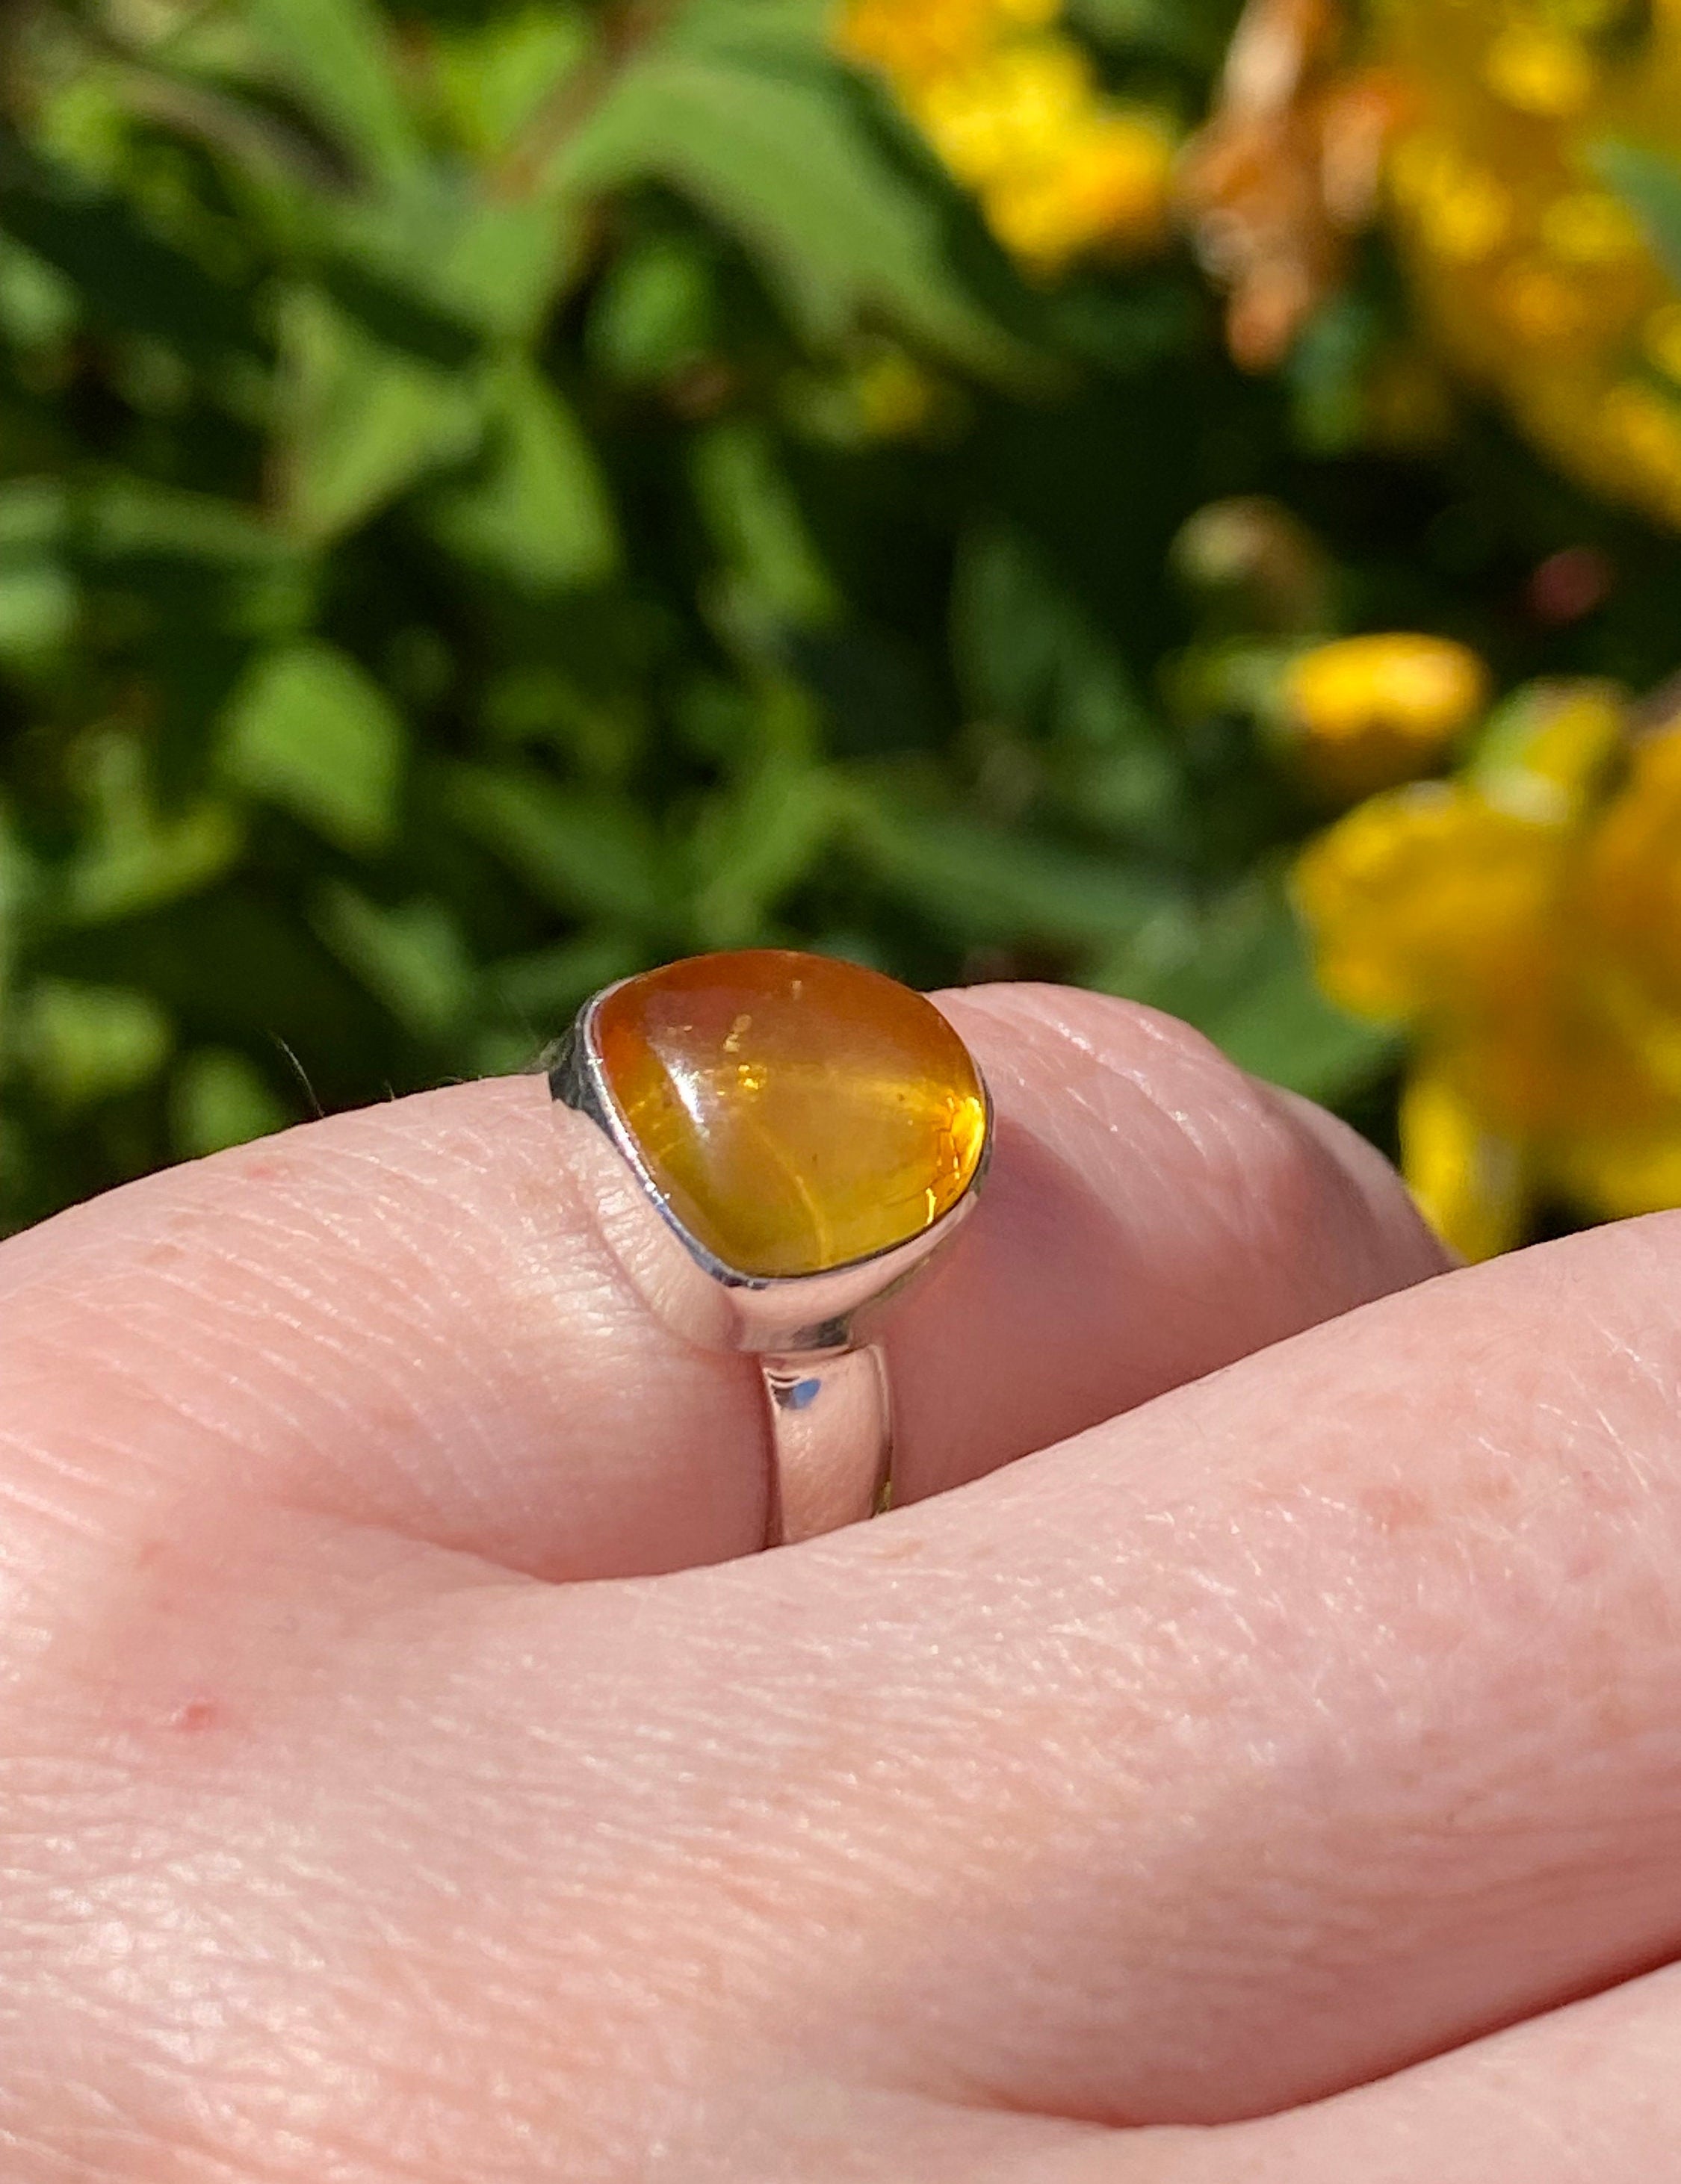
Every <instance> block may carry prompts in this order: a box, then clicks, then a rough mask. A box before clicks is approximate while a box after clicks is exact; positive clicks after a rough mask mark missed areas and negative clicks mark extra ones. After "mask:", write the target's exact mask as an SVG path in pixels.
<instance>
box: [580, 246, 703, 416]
mask: <svg viewBox="0 0 1681 2184" xmlns="http://www.w3.org/2000/svg"><path fill="white" fill-rule="evenodd" d="M717 337H718V287H717V281H716V278H715V276H714V273H713V270H712V264H711V261H710V255H709V253H708V252H707V250H706V248H705V247H704V246H703V245H702V244H701V242H699V241H698V240H697V239H696V238H695V237H691V236H679V235H659V236H651V237H648V238H647V239H646V240H645V241H644V242H640V243H639V244H636V245H634V246H633V248H630V249H629V250H627V251H626V252H625V253H623V255H622V256H621V257H619V258H618V259H616V260H615V262H614V263H613V264H612V265H611V266H610V267H609V268H608V270H607V272H606V276H605V277H604V278H603V280H602V281H601V283H600V287H598V288H597V290H596V292H595V303H594V305H593V307H592V309H591V311H590V314H589V327H588V330H587V333H586V340H587V343H588V346H589V355H590V358H591V360H592V361H593V362H594V363H595V365H597V366H598V368H599V369H600V370H602V371H605V372H606V374H607V375H608V376H610V377H612V378H614V379H617V380H620V381H622V382H624V383H625V384H626V385H627V386H632V387H634V386H639V385H645V384H648V383H650V382H655V381H657V380H661V379H663V378H666V377H667V376H668V375H669V374H670V373H672V372H673V371H676V370H679V368H680V367H681V366H682V365H685V364H690V363H693V362H694V361H695V359H697V358H699V357H701V356H702V355H704V354H705V353H706V350H707V349H708V348H711V346H712V343H713V342H714V341H715V340H716V339H717Z"/></svg>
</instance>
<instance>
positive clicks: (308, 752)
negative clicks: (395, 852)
mask: <svg viewBox="0 0 1681 2184" xmlns="http://www.w3.org/2000/svg"><path fill="white" fill-rule="evenodd" d="M404 758H405V733H404V728H403V723H402V721H401V719H400V717H399V715H398V713H397V711H396V709H395V708H394V706H393V705H392V703H391V701H390V699H388V697H387V696H386V694H385V693H384V692H383V690H382V689H381V688H380V687H379V685H378V684H377V682H375V681H374V680H373V678H372V677H371V676H370V675H369V674H368V673H367V671H366V669H364V668H362V667H360V666H357V664H356V662H355V660H352V659H351V658H350V657H349V655H348V654H346V653H343V652H340V651H338V650H337V649H335V648H334V647H333V646H332V645H329V644H323V643H317V642H314V641H305V642H304V643H299V644H293V645H287V646H283V647H282V648H280V649H276V650H275V651H273V652H271V653H269V654H268V655H266V656H265V658H263V659H261V660H259V661H258V662H257V664H256V665H255V666H254V667H253V668H252V669H251V671H249V674H248V675H247V676H246V677H245V678H244V680H243V682H241V684H240V686H239V688H237V690H236V691H235V693H234V694H233V697H232V700H231V701H230V703H229V706H228V710H227V716H226V720H225V721H224V724H223V742H222V748H221V768H222V772H223V773H224V775H225V776H226V778H227V779H228V780H229V781H230V782H232V783H234V785H235V786H236V787H237V788H243V789H244V790H245V791H246V792H247V793H248V794H250V795H252V796H256V797H260V798H262V799H264V800H265V801H266V802H268V803H271V804H274V805H278V806H279V807H280V808H281V809H282V811H289V812H290V813H291V814H292V815H293V817H294V818H297V819H301V820H302V821H303V822H304V825H305V826H308V827H314V828H315V829H316V832H317V833H321V834H323V835H325V836H326V837H327V839H328V840H329V841H330V842H334V843H337V844H338V846H339V847H340V848H341V849H344V850H351V851H353V852H357V853H360V854H364V855H366V854H367V853H369V852H371V851H373V850H378V849H381V848H383V846H384V844H386V843H387V842H388V840H389V839H390V838H391V835H392V833H393V831H394V827H395V826H396V821H397V802H398V797H399V792H400V789H401V786H402V777H403V766H404Z"/></svg>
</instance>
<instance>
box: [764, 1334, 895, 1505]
mask: <svg viewBox="0 0 1681 2184" xmlns="http://www.w3.org/2000/svg"><path fill="white" fill-rule="evenodd" d="M759 1366H760V1369H761V1370H762V1373H763V1374H764V1383H765V1392H766V1394H767V1396H768V1397H769V1410H770V1425H771V1451H770V1455H771V1469H770V1496H769V1504H768V1518H767V1521H766V1527H765V1545H766V1546H768V1547H780V1546H789V1545H790V1544H791V1543H792V1542H793V1541H796V1540H809V1539H814V1538H815V1537H816V1536H817V1535H818V1533H820V1532H832V1531H833V1530H834V1529H835V1527H836V1526H837V1525H840V1524H857V1522H858V1521H859V1520H860V1519H861V1518H865V1517H873V1516H874V1515H875V1514H876V1513H877V1512H878V1511H879V1510H880V1509H881V1508H882V1507H885V1502H886V1497H887V1494H888V1491H889V1485H890V1480H891V1464H892V1453H893V1427H892V1412H891V1401H890V1398H889V1396H888V1390H887V1368H886V1361H885V1359H884V1358H883V1357H882V1354H881V1352H880V1350H879V1349H878V1348H877V1347H876V1346H875V1344H874V1343H873V1342H869V1343H864V1344H863V1345H862V1346H860V1347H859V1348H857V1349H856V1350H841V1351H833V1352H831V1353H830V1354H829V1355H828V1356H826V1357H761V1358H760V1360H759Z"/></svg>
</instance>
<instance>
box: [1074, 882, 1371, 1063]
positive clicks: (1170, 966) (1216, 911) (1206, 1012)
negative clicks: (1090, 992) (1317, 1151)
mask: <svg viewBox="0 0 1681 2184" xmlns="http://www.w3.org/2000/svg"><path fill="white" fill-rule="evenodd" d="M1092 983H1094V984H1096V985H1098V986H1100V987H1102V988H1103V989H1105V990H1106V991H1108V992H1110V993H1120V994H1125V995H1126V996H1127V997H1128V998H1129V999H1130V1000H1138V1001H1146V1002H1148V1004H1149V1005H1150V1006H1152V1007H1153V1008H1159V1009H1164V1010H1165V1011H1167V1012H1168V1014H1169V1015H1170V1016H1176V1017H1183V1018H1184V1020H1185V1021H1186V1022H1187V1023H1190V1024H1193V1025H1194V1026H1195V1027H1196V1028H1197V1029H1198V1031H1200V1032H1202V1033H1204V1034H1205V1035H1206V1036H1207V1037H1208V1038H1209V1039H1212V1040H1213V1041H1214V1043H1215V1045H1216V1046H1218V1047H1220V1048H1221V1049H1222V1050H1224V1051H1225V1052H1226V1054H1227V1055H1229V1056H1231V1059H1232V1061H1236V1062H1237V1063H1238V1064H1239V1066H1240V1067H1243V1068H1244V1069H1247V1070H1249V1071H1251V1072H1253V1073H1254V1075H1255V1076H1257V1077H1264V1078H1268V1079H1269V1080H1270V1081H1271V1083H1273V1084H1282V1085H1283V1086H1285V1087H1286V1088H1287V1089H1288V1090H1290V1091H1293V1092H1300V1093H1303V1094H1304V1095H1306V1096H1307V1097H1308V1098H1309V1099H1311V1100H1322V1101H1335V1100H1340V1099H1343V1098H1346V1097H1347V1096H1348V1095H1350V1094H1351V1093H1354V1092H1356V1091H1359V1090H1360V1089H1364V1087H1365V1086H1366V1085H1368V1084H1371V1082H1372V1081H1373V1079H1374V1078H1377V1077H1378V1076H1379V1075H1381V1074H1382V1072H1383V1070H1384V1069H1386V1068H1387V1067H1389V1066H1390V1065H1391V1064H1392V1063H1393V1061H1394V1060H1395V1059H1396V1057H1397V1056H1398V1054H1399V1041H1398V1039H1397V1038H1396V1036H1395V1034H1393V1033H1392V1032H1390V1031H1388V1030H1385V1029H1383V1028H1381V1027H1379V1026H1377V1025H1373V1024H1371V1023H1365V1022H1360V1020H1358V1019H1357V1018H1355V1017H1349V1016H1345V1015H1344V1014H1343V1011H1342V1010H1340V1009H1339V1008H1338V1007H1336V1006H1334V1005H1333V1004H1332V1002H1331V1001H1329V1000H1326V997H1325V995H1323V994H1322V993H1321V991H1320V989H1319V987H1318V985H1317V984H1316V983H1315V978H1314V975H1313V966H1312V963H1311V961H1310V956H1309V953H1308V949H1307V944H1306V941H1305V939H1304V934H1303V933H1302V929H1301V925H1300V922H1299V921H1298V918H1297V917H1296V916H1295V914H1294V912H1293V910H1292V908H1291V906H1290V904H1289V901H1288V899H1287V894H1286V892H1285V889H1284V886H1283V883H1282V879H1281V877H1279V876H1278V875H1276V874H1271V873H1263V874H1261V875H1259V877H1254V878H1251V879H1248V880H1246V881H1243V882H1242V883H1239V885H1238V886H1237V887H1236V888H1235V889H1232V890H1231V892H1230V893H1229V894H1226V896H1224V897H1222V898H1220V900H1217V901H1215V903H1214V904H1212V905H1209V906H1207V907H1206V908H1204V909H1203V910H1201V911H1192V910H1191V909H1190V908H1189V907H1188V906H1184V907H1181V908H1180V909H1178V910H1177V911H1169V912H1167V913H1166V914H1164V916H1163V917H1159V918H1158V919H1157V920H1156V921H1154V922H1153V924H1151V925H1150V926H1149V927H1147V928H1143V929H1142V931H1141V932H1140V933H1139V934H1138V935H1137V936H1136V938H1135V940H1134V942H1133V944H1131V946H1130V947H1129V948H1128V949H1126V950H1120V951H1117V953H1116V954H1115V955H1114V956H1111V957H1110V958H1109V960H1108V961H1107V962H1105V963H1103V965H1101V966H1099V967H1098V968H1097V971H1096V972H1095V973H1094V974H1093V977H1092Z"/></svg>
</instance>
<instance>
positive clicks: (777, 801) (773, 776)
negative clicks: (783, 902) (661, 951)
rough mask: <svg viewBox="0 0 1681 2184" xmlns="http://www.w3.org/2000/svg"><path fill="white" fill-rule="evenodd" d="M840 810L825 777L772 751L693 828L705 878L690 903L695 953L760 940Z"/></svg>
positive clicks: (797, 756)
mask: <svg viewBox="0 0 1681 2184" xmlns="http://www.w3.org/2000/svg"><path fill="white" fill-rule="evenodd" d="M842 809H843V805H842V800H841V798H839V797H838V796H837V795H836V794H835V792H834V783H833V778H832V777H831V776H830V775H829V773H828V772H825V771H824V769H823V768H822V767H819V766H814V765H813V763H812V762H811V760H809V759H808V758H807V757H806V756H805V755H803V754H802V753H800V752H797V751H793V750H787V749H772V750H771V751H769V752H768V754H767V755H766V757H765V759H764V760H763V761H762V764H760V765H759V766H757V767H756V768H755V769H754V771H753V772H751V773H750V774H749V775H748V777H747V778H746V781H745V782H743V783H741V785H740V788H738V789H737V790H736V791H735V792H734V794H733V795H731V796H729V797H727V798H719V799H717V800H716V801H715V802H714V803H713V805H712V806H711V808H710V809H709V810H708V811H707V812H706V815H705V816H704V817H703V819H702V821H701V824H700V826H699V827H697V828H696V831H695V840H694V844H693V854H694V856H695V861H696V863H697V864H698V866H700V868H701V871H703V872H706V873H707V874H709V875H710V877H708V878H706V881H705V882H704V883H703V884H702V885H701V888H700V889H699V890H698V892H697V893H696V894H695V907H694V920H695V937H696V939H698V940H699V941H700V942H701V945H702V946H703V947H707V948H742V947H746V946H747V945H749V944H751V943H752V942H754V941H757V940H763V939H769V938H770V937H771V935H770V932H769V916H770V912H771V911H772V909H773V906H774V905H775V904H776V903H777V902H778V901H779V900H780V899H781V898H782V897H783V896H784V895H785V894H787V893H788V891H789V890H790V889H791V888H793V887H795V886H797V884H798V883H799V882H800V881H801V880H802V879H803V878H805V877H806V876H807V873H808V872H810V871H811V869H812V867H813V865H814V864H815V862H816V861H817V859H818V855H820V854H821V852H822V850H823V849H824V845H825V844H826V843H827V842H828V841H829V838H831V836H832V835H833V834H834V833H835V828H836V826H837V824H838V822H839V821H840V818H841V811H842Z"/></svg>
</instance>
